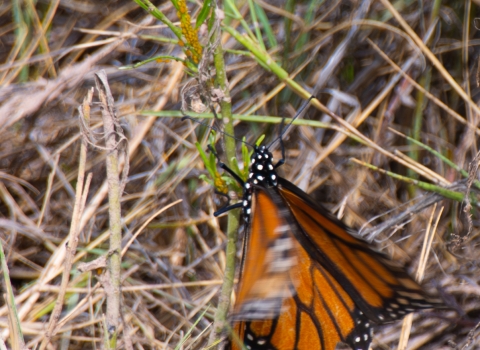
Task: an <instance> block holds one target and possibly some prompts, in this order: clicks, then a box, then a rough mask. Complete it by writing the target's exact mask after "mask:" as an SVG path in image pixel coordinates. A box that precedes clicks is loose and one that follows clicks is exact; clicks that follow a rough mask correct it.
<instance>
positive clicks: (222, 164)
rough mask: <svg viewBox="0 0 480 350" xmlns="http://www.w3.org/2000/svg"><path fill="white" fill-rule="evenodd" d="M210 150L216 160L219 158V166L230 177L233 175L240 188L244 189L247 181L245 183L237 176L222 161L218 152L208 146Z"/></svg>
mask: <svg viewBox="0 0 480 350" xmlns="http://www.w3.org/2000/svg"><path fill="white" fill-rule="evenodd" d="M208 149H209V150H210V152H212V153H213V155H214V156H215V158H217V161H218V166H219V167H220V168H222V169H223V170H225V171H226V172H228V173H229V174H230V175H232V177H233V178H234V179H235V180H236V181H237V182H238V183H239V184H240V186H242V187H243V185H245V181H243V180H242V178H241V177H240V176H238V174H236V173H235V172H234V171H233V170H232V169H230V168H229V167H228V165H227V164H225V163H223V162H222V161H220V157H219V156H218V154H217V152H215V150H214V149H213V147H212V146H211V145H208Z"/></svg>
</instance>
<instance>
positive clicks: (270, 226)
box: [212, 114, 443, 350]
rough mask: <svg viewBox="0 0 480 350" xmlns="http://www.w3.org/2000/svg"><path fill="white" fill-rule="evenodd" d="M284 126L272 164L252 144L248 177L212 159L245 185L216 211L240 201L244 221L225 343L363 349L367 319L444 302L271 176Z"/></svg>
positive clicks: (324, 349)
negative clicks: (240, 193)
mask: <svg viewBox="0 0 480 350" xmlns="http://www.w3.org/2000/svg"><path fill="white" fill-rule="evenodd" d="M297 115H298V114H297ZM285 130H286V129H285ZM285 130H283V131H282V132H281V133H280V137H279V139H280V143H281V147H282V159H281V160H279V161H278V162H277V163H276V164H274V162H273V157H272V154H271V153H270V151H269V147H270V146H271V145H270V146H268V147H267V146H255V147H254V153H253V156H252V158H251V164H250V172H249V176H248V180H247V181H243V180H242V179H241V177H240V176H239V175H237V174H236V173H235V172H234V171H232V170H231V169H230V168H228V166H226V165H225V164H224V163H222V162H220V161H219V162H218V164H219V166H220V167H221V168H222V169H224V170H226V171H227V172H229V173H230V174H231V175H232V176H233V177H234V178H235V179H236V181H238V183H239V184H240V185H241V186H243V191H244V194H243V199H242V201H241V202H239V203H236V204H234V205H230V206H227V207H225V208H223V209H220V210H219V211H217V212H216V213H215V216H218V215H220V214H222V213H224V212H226V211H228V210H231V209H234V208H240V207H242V208H243V214H244V219H245V222H246V230H245V231H246V234H245V238H244V249H243V257H242V263H241V270H240V282H239V288H238V292H237V300H236V304H235V306H234V310H233V315H232V316H231V320H232V321H233V332H234V336H232V337H231V339H232V340H230V342H229V343H228V344H227V347H228V348H232V349H241V348H242V347H241V345H242V343H243V344H244V346H245V347H246V348H247V349H277V350H280V349H281V350H287V349H309V350H313V349H322V350H334V349H335V347H336V345H337V343H339V342H344V343H347V344H349V345H350V346H351V347H352V348H353V349H356V350H367V349H368V348H369V346H370V343H371V341H372V324H373V323H377V324H381V323H386V322H390V321H394V320H397V319H399V318H401V317H403V316H404V315H406V314H408V313H410V312H412V311H415V310H417V309H425V308H432V307H439V306H442V305H443V303H442V302H441V301H440V300H438V299H434V298H431V297H429V296H427V295H426V294H425V293H424V291H423V290H422V288H421V287H420V286H419V285H418V284H417V283H416V282H415V281H414V280H413V279H412V278H411V277H410V276H409V275H408V274H407V272H406V271H405V270H404V268H403V267H402V266H399V265H397V264H395V263H394V262H393V261H391V260H389V259H388V258H387V257H386V256H385V255H384V254H382V253H380V252H377V251H375V250H372V249H371V248H370V247H369V246H368V244H367V243H366V242H364V241H363V240H361V239H359V238H357V237H355V236H354V232H353V231H352V230H351V229H350V228H348V227H347V226H346V225H344V224H343V223H342V222H341V221H340V220H338V219H337V218H336V217H334V216H333V215H331V214H330V213H329V212H328V211H327V210H326V209H324V208H323V207H322V206H321V205H320V204H318V203H317V202H316V201H315V200H314V199H312V198H311V197H310V196H309V195H308V194H306V193H305V192H304V191H302V190H301V189H300V188H298V187H297V186H295V185H294V184H292V183H291V182H289V181H287V180H286V179H283V178H281V177H279V176H278V175H277V174H276V168H278V167H279V166H280V165H282V164H283V163H284V159H285V154H284V148H283V142H282V135H283V134H284V132H285ZM274 142H275V141H274ZM272 144H273V143H272ZM212 151H213V152H214V150H213V149H212ZM215 155H216V154H215ZM216 156H217V155H216ZM217 159H218V156H217ZM238 339H240V342H239V341H238Z"/></svg>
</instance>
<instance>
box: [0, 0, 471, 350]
mask: <svg viewBox="0 0 480 350" xmlns="http://www.w3.org/2000/svg"><path fill="white" fill-rule="evenodd" d="M438 3H440V2H439V1H424V0H422V1H411V2H408V1H406V2H402V1H400V2H398V3H395V4H397V5H400V4H403V7H401V10H398V12H397V10H393V9H391V8H390V12H389V11H388V10H387V9H386V7H385V6H387V7H388V4H389V3H388V2H387V1H386V0H382V1H378V2H376V1H372V2H371V3H370V2H368V1H365V2H362V1H360V2H353V1H330V0H328V1H318V2H316V1H311V2H302V3H301V4H295V12H294V13H293V14H292V13H288V11H287V10H286V9H285V4H284V3H282V2H273V3H272V2H269V3H268V4H267V2H264V1H258V2H256V4H257V5H258V7H255V8H256V11H257V12H258V11H260V10H259V9H260V8H263V9H264V12H265V14H266V16H267V17H268V23H269V25H270V27H269V28H267V27H265V23H264V24H263V27H261V30H263V34H264V39H265V46H266V49H267V50H268V55H269V56H270V57H273V58H275V60H276V62H277V63H278V64H279V65H280V66H281V67H282V68H283V69H284V70H285V71H286V72H288V73H290V74H289V78H292V82H293V83H295V82H296V83H297V84H298V87H296V86H295V85H292V82H290V81H289V80H288V79H279V78H278V76H276V75H275V74H277V71H275V70H272V71H269V70H267V69H265V66H262V64H265V62H267V64H268V60H267V59H266V60H265V62H262V64H258V62H257V61H255V60H254V59H253V54H252V53H251V52H248V50H246V49H245V47H244V46H242V45H240V44H239V43H238V42H237V41H236V40H235V39H234V38H233V37H232V36H231V35H229V34H228V33H226V32H224V33H223V36H222V44H223V46H224V48H225V49H226V50H227V53H226V55H225V60H226V68H227V74H228V79H229V83H230V85H229V88H230V94H231V99H232V112H233V113H235V114H241V116H240V121H238V122H236V129H235V132H236V135H237V136H239V137H241V136H243V135H246V136H247V140H248V141H250V142H254V141H255V140H256V139H257V138H258V137H259V136H260V135H261V134H262V133H266V134H267V140H268V139H269V138H270V139H271V138H272V137H274V136H275V135H276V132H277V129H276V128H275V127H274V126H272V125H274V124H261V125H259V124H258V123H256V122H251V121H248V122H246V121H242V120H241V119H242V117H244V116H245V118H246V116H247V115H250V114H254V113H255V114H258V115H264V116H272V115H273V116H275V115H276V116H286V117H291V116H293V115H294V114H295V110H296V109H297V108H298V107H299V106H300V104H301V103H302V99H301V98H299V97H298V95H302V96H304V95H305V94H308V93H311V92H312V91H315V93H316V95H317V96H318V98H319V100H320V101H321V103H322V104H323V105H320V104H316V105H315V106H316V107H317V108H318V109H314V108H310V109H309V111H308V113H307V115H306V117H305V118H306V119H311V120H315V121H321V122H322V123H323V124H321V125H323V126H324V127H323V128H314V127H312V126H308V125H301V126H296V127H294V128H293V130H292V131H291V132H290V134H289V136H288V137H287V139H286V140H285V143H286V145H287V163H286V165H285V166H283V167H282V170H281V171H282V172H283V174H284V176H285V177H286V178H287V179H289V180H291V181H293V182H294V183H296V184H297V185H299V186H300V187H302V188H303V189H305V190H306V191H307V192H309V193H311V194H312V196H314V197H315V198H316V199H318V200H319V201H320V202H321V203H323V204H324V205H325V206H327V207H329V208H330V209H331V210H333V211H334V212H337V213H342V216H343V220H344V221H345V222H346V223H347V224H348V225H350V226H352V227H354V228H357V229H360V228H362V227H363V229H362V232H363V234H365V235H368V237H369V238H374V239H375V240H376V241H377V243H378V244H379V246H380V247H381V248H382V249H383V250H385V251H388V252H389V253H390V254H392V255H394V256H395V258H396V259H398V260H403V261H408V262H409V266H410V269H411V271H412V272H413V271H415V270H416V267H417V265H418V264H419V261H418V257H419V255H420V251H421V249H422V248H421V246H422V244H421V242H422V241H423V239H424V233H425V230H426V227H427V225H428V222H429V217H430V216H431V215H432V209H431V208H430V206H431V205H432V204H433V203H434V202H439V201H441V204H440V205H441V206H443V207H444V211H443V214H442V216H441V218H440V222H439V225H438V227H437V229H436V233H435V237H434V239H433V247H432V252H431V256H430V259H429V260H428V262H427V265H426V268H425V278H424V280H425V285H426V287H427V288H428V289H430V290H434V289H436V290H437V291H439V292H440V294H441V295H442V296H443V297H444V298H445V299H446V300H447V302H448V303H449V304H450V305H452V306H453V307H454V308H456V310H457V312H456V313H455V312H453V311H450V312H444V311H426V312H419V313H415V314H414V315H413V317H412V319H413V324H412V328H411V334H410V340H409V343H408V347H407V348H408V349H420V348H423V349H449V348H451V346H454V345H452V344H454V343H455V344H456V345H455V346H457V348H458V349H480V346H478V345H477V343H478V337H477V336H478V333H479V331H478V325H477V323H478V321H479V315H480V307H479V304H478V298H479V296H480V288H479V285H480V270H479V267H478V263H477V259H476V254H478V252H477V248H476V247H477V245H478V243H479V235H478V219H477V217H478V210H477V207H478V204H477V202H476V201H475V198H476V196H477V192H478V190H477V188H476V187H475V186H473V185H472V182H471V181H470V183H469V184H466V181H463V182H462V181H460V180H461V179H462V178H463V177H462V175H461V174H460V173H459V172H458V171H456V170H455V169H453V168H450V167H449V166H446V163H445V162H443V160H442V159H441V158H440V157H439V156H436V155H433V154H432V153H430V152H429V151H427V150H425V149H422V148H420V147H419V146H417V145H416V144H415V143H412V142H410V141H408V140H406V139H405V138H403V137H401V136H399V135H398V134H397V133H394V132H392V131H390V129H389V128H392V129H394V130H397V131H400V132H402V133H404V134H408V135H410V136H412V137H413V138H415V139H417V140H418V141H420V142H422V143H424V144H426V145H427V146H429V147H431V148H432V149H433V150H435V151H438V153H439V154H441V155H443V156H444V157H445V158H447V159H449V160H451V161H452V162H454V163H455V164H456V165H457V166H458V167H459V168H460V169H465V170H468V169H469V163H470V162H471V161H472V160H473V159H475V156H476V154H477V145H476V135H477V134H478V133H479V131H480V129H478V127H477V126H478V123H479V117H478V113H479V107H478V104H477V101H478V95H477V94H478V92H479V90H478V86H477V79H476V75H477V73H476V72H477V67H478V65H477V55H478V54H477V52H478V51H479V50H478V49H477V45H478V43H479V40H478V39H477V35H478V33H477V30H476V29H475V27H474V26H473V22H472V21H471V20H469V19H471V18H473V17H474V16H475V14H476V13H477V12H478V11H479V8H478V6H477V5H476V4H475V3H472V4H471V7H469V6H467V7H465V5H464V3H463V2H450V3H448V2H447V4H441V5H440V6H439V7H438V8H436V7H435V6H436V5H437V4H438ZM443 3H445V2H443ZM361 4H362V5H363V8H362V7H360V5H361ZM257 5H256V6H257ZM368 5H370V6H368ZM21 6H23V7H21ZM189 6H191V7H190V10H191V13H192V14H194V13H198V9H199V7H198V6H197V5H196V4H190V5H189ZM159 8H160V10H161V11H162V12H163V13H164V14H165V15H166V16H167V17H168V18H170V19H171V20H172V21H176V20H177V17H176V14H175V13H176V11H175V9H174V8H173V6H172V5H171V3H170V2H160V3H159ZM396 8H399V7H396ZM19 9H21V10H22V13H23V16H24V17H23V21H20V20H18V18H15V17H14V16H13V14H16V13H18V11H19ZM239 11H240V13H241V14H242V15H243V16H244V19H245V20H246V22H247V23H252V17H251V8H249V7H248V4H247V3H246V4H244V5H243V7H241V8H240V9H239ZM260 12H261V11H260ZM260 12H258V13H260ZM36 16H38V18H37V17H36ZM193 17H194V15H193ZM12 18H15V19H12ZM286 18H287V19H288V20H287V19H286ZM464 18H467V20H464ZM0 23H1V24H0V33H1V34H2V35H1V36H0V41H1V43H2V45H1V49H0V57H1V58H0V62H4V63H3V64H1V65H0V84H1V90H0V139H1V140H2V142H1V143H0V213H1V214H0V239H1V243H2V245H3V247H4V250H5V255H6V261H7V263H8V269H9V271H8V273H9V276H10V279H11V282H12V286H13V294H14V295H15V302H16V305H17V308H18V317H19V319H20V320H21V323H20V329H21V332H22V333H23V335H22V336H21V335H19V334H18V330H15V329H14V328H12V323H11V322H12V321H11V320H12V319H11V318H9V317H12V312H11V311H12V309H11V308H9V307H7V306H6V295H5V293H6V289H5V288H6V287H5V284H4V283H2V285H1V288H2V289H1V290H2V298H1V299H0V337H1V338H2V339H3V340H4V341H6V342H7V344H8V347H12V346H13V347H17V348H18V347H19V346H20V345H19V344H16V343H15V341H16V340H18V339H20V338H21V337H23V338H24V339H25V344H26V346H27V347H28V348H35V347H36V346H39V344H40V343H41V342H42V340H43V338H44V336H45V331H46V327H47V325H48V322H49V320H50V316H51V312H52V309H53V305H54V303H55V301H56V299H57V297H58V295H59V292H60V288H59V286H60V282H61V275H62V271H63V267H64V257H65V247H66V244H67V236H68V232H69V227H70V223H71V221H72V215H73V214H72V212H73V206H74V203H75V188H76V181H77V180H76V179H77V175H78V171H79V169H78V166H79V165H78V164H79V157H80V145H81V138H82V135H83V133H82V129H81V128H80V125H79V122H78V112H77V108H78V106H79V105H80V104H81V103H82V100H83V98H84V97H85V96H86V94H87V90H88V89H89V88H90V87H92V86H94V81H93V74H94V73H95V72H97V71H99V70H100V69H105V70H106V71H107V74H108V78H109V83H110V87H111V90H112V95H113V97H114V99H115V108H116V111H117V115H118V117H119V118H120V121H121V125H122V127H123V129H124V131H125V135H126V137H127V139H128V154H129V160H130V170H129V175H128V180H127V184H126V187H125V192H124V194H123V197H122V203H121V205H122V220H123V222H122V228H123V230H122V231H123V242H122V243H123V245H122V246H123V247H125V246H126V245H127V242H128V244H131V245H129V247H128V250H127V251H126V252H125V253H124V255H123V260H122V261H123V262H122V297H123V298H122V300H121V307H122V309H121V312H122V318H123V322H122V324H121V325H120V333H121V334H124V335H125V337H121V339H119V341H120V343H119V348H135V349H150V348H152V349H153V348H159V349H164V348H165V349H170V348H175V346H177V344H180V343H182V341H183V338H184V336H185V335H186V334H187V333H188V334H189V337H188V338H187V339H186V340H185V341H184V343H183V345H182V347H183V348H184V349H187V348H192V349H199V348H202V347H204V346H206V344H207V339H208V335H209V333H210V331H211V327H210V324H211V322H212V321H213V315H214V313H215V306H216V305H217V298H218V292H219V290H220V287H221V282H222V277H223V270H224V266H225V253H224V247H225V241H226V238H225V235H224V233H223V230H224V229H225V221H224V219H222V218H220V219H217V218H214V217H213V212H214V211H215V210H216V209H217V208H219V207H220V206H221V205H222V203H223V202H222V199H220V198H218V197H217V196H215V195H214V194H213V189H212V188H211V187H210V186H209V185H208V184H206V183H205V182H203V181H201V180H199V175H200V174H204V173H205V169H204V165H203V163H202V162H201V159H200V157H199V155H198V152H197V150H196V148H195V146H194V143H195V142H196V141H199V142H200V143H202V145H203V148H204V149H205V142H206V135H207V131H206V130H205V129H204V128H201V127H199V126H198V125H195V124H191V123H189V122H186V121H181V120H180V119H179V118H172V117H163V118H162V117H157V116H153V115H152V114H149V115H145V114H144V113H142V111H145V110H151V111H161V112H160V113H159V114H161V113H168V112H169V111H178V110H179V109H180V106H181V102H182V101H181V100H180V95H181V94H180V92H181V91H182V89H183V87H184V86H185V85H186V84H187V83H188V79H189V77H188V76H186V75H185V74H184V67H183V66H182V65H181V64H179V63H177V62H167V63H165V62H164V63H151V64H148V65H144V66H142V67H140V68H138V69H135V70H118V69H117V68H118V66H119V65H127V64H131V63H133V62H134V61H137V60H139V59H144V58H148V57H151V56H153V55H154V52H157V53H159V54H164V55H167V54H168V55H177V56H178V55H181V52H180V50H179V48H178V46H176V45H175V44H174V43H173V42H172V38H173V35H172V34H171V32H169V30H168V28H166V27H165V26H164V25H158V23H155V22H154V20H153V18H152V17H151V16H150V15H147V14H146V13H145V12H144V11H143V10H140V9H139V8H138V7H137V5H136V4H135V3H134V2H131V1H117V2H109V3H108V4H105V3H101V4H100V3H96V2H88V1H83V2H79V1H77V2H70V1H64V2H58V1H52V2H38V3H36V5H34V4H33V3H27V2H26V3H21V4H20V2H17V1H13V2H4V3H0ZM48 23H51V25H50V26H49V27H48V30H46V29H41V26H42V25H43V26H45V27H44V28H47V27H46V25H47V24H48ZM229 26H230V28H233V29H236V30H238V31H241V22H239V21H237V20H233V21H231V22H230V23H229ZM252 28H254V27H253V26H252ZM267 29H270V30H271V31H268V30H267ZM302 30H304V31H302ZM265 33H267V34H268V35H270V36H268V35H267V34H265ZM269 33H271V34H269ZM415 33H416V34H415ZM252 34H253V33H252ZM152 36H156V40H154V38H153V37H152ZM420 38H424V39H425V44H423V43H422V42H421V39H420ZM240 51H241V52H240ZM382 53H384V56H382ZM385 56H386V57H385ZM387 57H388V60H387ZM260 61H261V60H260ZM293 78H295V79H294V80H293ZM300 88H302V89H304V91H305V93H303V92H301V90H299V89H300ZM292 92H294V93H292ZM189 97H190V98H191V101H195V98H196V97H195V96H189ZM94 102H98V100H94ZM91 107H92V110H91V121H90V124H91V126H92V130H93V132H94V133H97V134H95V137H96V138H99V137H100V138H101V137H102V136H101V133H102V130H103V129H102V120H101V113H100V110H99V105H98V104H97V103H94V104H93V105H92V106H91ZM327 109H328V111H331V112H333V113H335V115H338V116H340V117H341V118H342V119H343V120H346V121H348V123H349V124H347V123H345V122H341V124H340V126H339V124H338V123H337V122H336V121H335V120H334V119H332V117H335V116H332V115H331V113H330V112H328V111H327ZM259 119H260V118H259ZM99 135H100V136H99ZM395 152H397V153H395ZM400 152H401V153H400ZM274 155H275V156H276V158H277V159H278V158H279V155H280V153H279V150H278V149H277V150H276V151H275V153H274ZM106 156H107V152H106V151H105V150H99V149H94V148H92V147H90V148H89V150H88V155H87V162H86V165H85V171H86V174H88V173H91V174H93V176H92V182H91V184H90V192H89V195H88V197H87V198H86V203H85V208H84V210H83V215H82V216H81V218H80V219H79V229H80V235H79V241H78V248H77V252H76V254H75V257H74V259H73V264H74V265H73V266H74V268H73V270H72V271H71V274H70V282H69V283H68V286H67V288H66V289H65V292H66V298H65V303H64V305H63V310H62V313H61V314H60V317H59V320H58V323H57V325H56V329H55V334H56V335H55V336H54V337H53V338H52V343H51V345H50V346H49V347H47V348H49V349H54V348H55V349H67V348H68V349H90V348H92V349H94V348H99V347H100V346H101V345H100V344H101V342H102V337H103V334H104V332H103V329H102V323H103V322H104V316H103V314H104V312H105V309H106V296H105V295H106V294H105V290H104V289H103V288H102V287H101V286H100V285H99V284H98V281H99V279H100V275H99V273H100V274H101V273H102V271H101V270H102V269H101V267H102V266H99V270H98V271H95V270H94V271H85V272H81V271H80V270H79V269H78V267H79V264H80V263H81V262H88V261H92V260H94V259H96V258H98V257H99V256H103V255H106V254H107V251H108V250H109V246H108V244H107V241H108V238H109V234H108V222H109V221H108V200H107V182H106V170H105V158H106ZM349 158H356V159H360V160H361V161H362V162H365V163H371V164H373V165H374V166H376V167H378V168H380V169H383V170H385V171H391V172H394V173H398V174H401V175H404V176H408V177H409V178H410V179H411V180H412V181H411V182H413V183H415V181H419V180H421V181H424V182H431V183H435V184H437V185H442V186H451V187H450V188H451V189H452V190H456V191H457V192H464V193H467V192H469V193H470V194H471V196H472V197H471V199H470V203H469V204H470V205H471V208H472V209H471V211H470V213H471V215H472V219H471V221H470V223H471V224H470V225H469V219H468V217H467V216H466V214H465V213H464V211H463V208H464V206H465V203H460V202H455V201H453V200H451V199H445V200H442V199H441V197H440V196H439V195H429V194H428V189H424V188H422V189H420V188H419V187H416V186H415V185H414V184H406V183H403V182H401V181H399V180H396V179H392V178H391V177H389V176H387V175H385V174H383V173H382V174H380V173H378V172H373V171H372V170H370V169H367V168H365V167H362V166H361V165H359V164H358V163H353V162H350V161H349ZM472 168H474V169H476V168H475V167H472ZM419 174H420V175H419ZM472 176H473V178H476V176H477V174H476V173H473V175H472ZM180 200H181V201H180ZM412 201H414V202H412ZM172 203H175V204H174V205H172ZM166 207H168V208H166ZM409 207H410V209H412V210H411V211H410V212H409V211H408V208H409ZM165 208H166V209H165ZM402 212H405V213H408V214H407V215H403V216H402V215H401V214H402ZM437 214H438V213H436V215H437ZM372 218H373V219H372ZM150 220H152V221H150ZM369 220H371V221H369ZM148 221H150V223H149V224H148V225H147V226H146V227H143V225H144V224H145V223H146V222H148ZM365 222H368V224H366V225H364V224H365ZM382 223H386V224H385V225H383V226H382ZM379 228H381V229H379ZM467 233H468V234H467ZM134 235H135V239H133V238H134ZM129 241H130V242H129ZM87 270H88V269H87ZM3 272H4V271H2V274H3ZM201 315H203V316H202V317H200V316H201ZM197 320H199V321H198V322H196V321H197ZM400 330H401V323H400V322H397V323H395V324H392V325H388V326H383V327H377V328H376V331H375V339H374V344H373V348H375V349H388V348H396V346H397V344H398V339H399V334H400ZM469 332H470V333H469ZM12 334H13V338H14V339H15V341H13V340H12V341H11V342H9V339H13V338H12ZM449 344H451V345H449ZM469 344H470V345H469ZM0 346H1V343H0Z"/></svg>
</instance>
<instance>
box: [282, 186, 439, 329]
mask: <svg viewBox="0 0 480 350" xmlns="http://www.w3.org/2000/svg"><path fill="white" fill-rule="evenodd" d="M278 191H279V193H280V194H281V196H282V198H283V199H284V202H285V204H286V205H288V206H289V208H290V211H291V213H292V215H293V217H294V219H295V222H296V223H297V224H298V227H299V228H300V229H299V230H296V231H295V237H296V238H297V240H298V241H299V243H300V244H301V246H302V247H304V249H305V250H306V252H307V254H308V256H309V257H310V259H311V260H312V261H314V262H315V264H316V265H318V266H321V269H323V270H325V271H327V272H328V273H329V274H330V276H331V277H332V278H333V279H334V280H335V281H336V283H337V284H338V285H340V286H341V288H340V289H341V290H342V292H344V293H346V294H348V295H349V297H350V298H351V299H352V300H353V302H354V303H355V304H356V305H357V307H358V308H359V310H360V311H361V312H363V313H364V314H365V315H366V316H367V317H368V319H370V320H372V321H374V322H376V323H385V322H389V321H393V320H396V319H398V318H401V317H403V316H404V315H405V314H408V313H410V312H412V311H415V310H417V309H424V308H432V307H435V306H439V305H442V302H441V301H440V300H438V299H434V298H429V297H428V296H426V294H425V293H424V292H423V290H422V288H421V287H420V286H419V285H418V284H417V283H416V282H415V281H414V280H413V279H412V278H411V277H410V276H409V275H408V274H407V273H406V271H405V269H404V268H403V267H402V266H398V265H396V264H395V263H394V262H392V261H391V260H390V259H388V258H387V257H386V256H385V255H383V254H381V253H379V252H376V251H374V250H372V249H370V248H369V246H368V244H367V243H366V242H364V241H363V240H361V239H358V238H356V237H354V236H352V235H351V234H350V233H349V231H350V229H349V228H348V227H346V226H345V225H344V224H343V223H342V222H341V221H339V220H338V219H336V218H335V217H333V216H332V215H331V214H330V213H329V212H328V211H326V210H325V209H324V208H323V207H321V206H320V205H319V204H318V203H316V202H315V201H314V200H313V199H312V198H311V197H310V196H308V195H307V194H306V193H305V192H303V191H302V190H300V189H299V188H298V187H296V186H295V185H293V184H292V183H290V182H288V181H287V180H285V179H279V186H278ZM319 271H320V269H319Z"/></svg>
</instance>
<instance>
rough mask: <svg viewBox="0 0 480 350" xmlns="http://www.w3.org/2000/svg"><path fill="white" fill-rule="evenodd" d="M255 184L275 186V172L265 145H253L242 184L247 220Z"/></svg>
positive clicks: (271, 158) (244, 210) (271, 157)
mask: <svg viewBox="0 0 480 350" xmlns="http://www.w3.org/2000/svg"><path fill="white" fill-rule="evenodd" d="M255 186H263V187H275V186H277V173H276V172H275V165H273V156H272V153H270V151H269V150H268V148H267V147H265V146H255V149H254V152H253V155H252V157H251V161H250V173H249V174H248V180H247V181H246V182H245V185H244V194H243V212H244V214H245V220H246V221H249V219H250V214H251V204H252V194H253V189H254V187H255Z"/></svg>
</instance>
